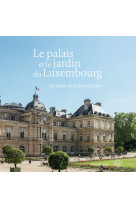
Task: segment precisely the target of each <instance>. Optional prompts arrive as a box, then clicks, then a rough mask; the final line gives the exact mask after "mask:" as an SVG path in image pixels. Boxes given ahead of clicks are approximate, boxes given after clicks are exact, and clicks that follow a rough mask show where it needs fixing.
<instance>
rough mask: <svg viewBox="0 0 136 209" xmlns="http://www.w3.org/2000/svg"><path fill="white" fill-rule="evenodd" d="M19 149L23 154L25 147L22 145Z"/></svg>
mask: <svg viewBox="0 0 136 209" xmlns="http://www.w3.org/2000/svg"><path fill="white" fill-rule="evenodd" d="M19 149H20V150H22V151H23V152H24V153H25V147H24V146H23V145H20V147H19Z"/></svg>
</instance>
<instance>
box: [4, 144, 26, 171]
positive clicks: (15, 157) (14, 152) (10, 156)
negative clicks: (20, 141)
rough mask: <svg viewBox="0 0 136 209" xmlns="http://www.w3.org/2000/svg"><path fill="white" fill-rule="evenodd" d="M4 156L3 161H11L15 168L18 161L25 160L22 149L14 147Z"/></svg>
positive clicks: (9, 162)
mask: <svg viewBox="0 0 136 209" xmlns="http://www.w3.org/2000/svg"><path fill="white" fill-rule="evenodd" d="M4 156H5V161H6V162H7V163H8V164H11V163H13V164H14V165H15V168H16V165H17V164H18V163H22V162H23V161H24V160H25V154H24V153H23V151H21V150H19V149H15V148H11V149H9V150H8V152H6V154H5V155H4Z"/></svg>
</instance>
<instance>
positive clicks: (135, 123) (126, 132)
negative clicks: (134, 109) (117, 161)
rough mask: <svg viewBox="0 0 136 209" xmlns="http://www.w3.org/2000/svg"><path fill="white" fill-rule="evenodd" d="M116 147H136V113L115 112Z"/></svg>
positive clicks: (130, 148) (128, 148)
mask: <svg viewBox="0 0 136 209" xmlns="http://www.w3.org/2000/svg"><path fill="white" fill-rule="evenodd" d="M114 122H115V126H114V129H115V147H116V148H117V147H119V146H122V147H124V148H125V149H126V150H132V149H134V148H136V113H115V117H114Z"/></svg>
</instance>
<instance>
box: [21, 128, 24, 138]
mask: <svg viewBox="0 0 136 209" xmlns="http://www.w3.org/2000/svg"><path fill="white" fill-rule="evenodd" d="M20 138H24V130H23V129H21V130H20Z"/></svg>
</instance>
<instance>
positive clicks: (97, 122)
mask: <svg viewBox="0 0 136 209" xmlns="http://www.w3.org/2000/svg"><path fill="white" fill-rule="evenodd" d="M97 128H99V120H97Z"/></svg>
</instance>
